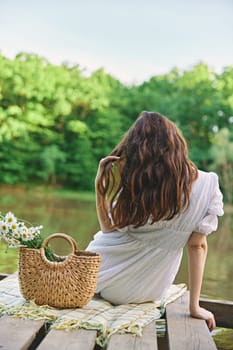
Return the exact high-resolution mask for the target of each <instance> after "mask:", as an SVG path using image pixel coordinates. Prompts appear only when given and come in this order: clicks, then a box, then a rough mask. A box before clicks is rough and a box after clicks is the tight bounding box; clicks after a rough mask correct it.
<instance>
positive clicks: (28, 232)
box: [0, 212, 57, 261]
mask: <svg viewBox="0 0 233 350" xmlns="http://www.w3.org/2000/svg"><path fill="white" fill-rule="evenodd" d="M42 228H43V226H42V225H40V226H34V227H33V226H31V225H26V224H25V222H23V221H20V220H18V219H17V218H16V217H15V215H14V214H13V213H12V212H8V213H7V214H6V215H1V214H0V239H1V240H2V241H4V242H5V243H6V244H7V246H8V247H9V248H19V247H26V248H34V249H40V248H41V245H42V243H43V240H44V239H43V237H42V236H41V233H40V230H41V229H42ZM45 254H46V256H47V258H48V259H49V260H51V261H57V258H56V256H55V255H54V253H53V251H52V249H51V248H50V247H48V246H47V247H45Z"/></svg>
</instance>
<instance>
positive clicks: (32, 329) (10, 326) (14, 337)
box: [0, 316, 44, 350]
mask: <svg viewBox="0 0 233 350" xmlns="http://www.w3.org/2000/svg"><path fill="white" fill-rule="evenodd" d="M43 335H44V322H43V321H32V320H24V319H20V318H13V317H8V316H3V317H2V318H0V349H1V350H26V349H28V347H29V346H31V344H32V343H36V342H37V341H39V340H40V339H41V338H42V337H43Z"/></svg>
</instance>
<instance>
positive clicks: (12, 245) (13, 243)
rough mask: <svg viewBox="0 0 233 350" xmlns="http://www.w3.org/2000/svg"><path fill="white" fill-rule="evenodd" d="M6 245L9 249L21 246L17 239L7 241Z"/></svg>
mask: <svg viewBox="0 0 233 350" xmlns="http://www.w3.org/2000/svg"><path fill="white" fill-rule="evenodd" d="M8 244H9V246H10V247H11V248H18V247H20V246H21V244H20V243H19V241H18V240H17V239H14V238H10V239H8Z"/></svg>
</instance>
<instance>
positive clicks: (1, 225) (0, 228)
mask: <svg viewBox="0 0 233 350" xmlns="http://www.w3.org/2000/svg"><path fill="white" fill-rule="evenodd" d="M8 230H9V226H8V224H7V222H5V221H0V232H1V233H2V234H3V235H6V234H7V233H8Z"/></svg>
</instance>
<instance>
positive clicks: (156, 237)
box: [87, 170, 223, 304]
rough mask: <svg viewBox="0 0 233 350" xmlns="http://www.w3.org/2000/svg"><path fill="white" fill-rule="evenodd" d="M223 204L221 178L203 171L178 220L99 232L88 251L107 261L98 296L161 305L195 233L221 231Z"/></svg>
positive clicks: (99, 279) (123, 302)
mask: <svg viewBox="0 0 233 350" xmlns="http://www.w3.org/2000/svg"><path fill="white" fill-rule="evenodd" d="M222 199H223V197H222V193H221V191H220V189H219V184H218V177H217V175H216V174H215V173H212V172H211V173H206V172H203V171H200V170H199V172H198V178H197V180H195V182H194V183H193V186H192V191H191V196H190V205H189V207H188V208H187V209H186V210H185V211H184V212H183V213H181V214H179V215H178V216H176V217H175V218H173V219H172V220H167V221H159V222H156V223H154V224H150V223H149V222H148V223H147V224H146V225H144V226H141V227H138V228H133V227H131V226H127V227H125V228H123V229H118V230H117V231H113V232H111V233H103V232H102V231H99V232H98V233H97V234H96V235H95V236H94V240H93V241H92V242H91V243H90V244H89V246H88V247H87V250H90V251H94V252H98V253H99V254H101V256H102V262H101V267H100V272H99V276H98V284H97V290H96V292H97V293H100V294H101V296H102V297H103V298H104V299H106V300H108V301H110V302H111V303H113V304H125V303H132V302H133V303H141V302H145V301H152V300H159V299H161V298H162V297H163V295H164V294H165V292H166V290H167V288H168V287H170V285H171V284H172V283H173V281H174V279H175V276H176V274H177V272H178V269H179V266H180V262H181V258H182V253H183V248H184V246H185V245H186V243H187V241H188V239H189V237H190V235H191V233H192V232H193V231H195V232H199V233H203V234H206V235H208V234H210V233H211V232H212V231H215V230H216V229H217V226H218V218H217V216H221V215H223V200H222Z"/></svg>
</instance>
